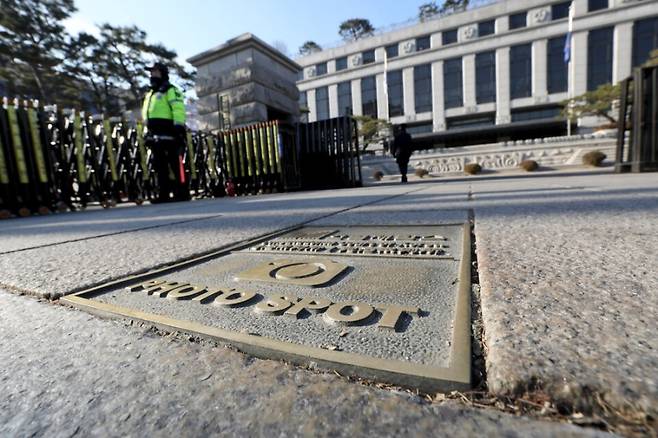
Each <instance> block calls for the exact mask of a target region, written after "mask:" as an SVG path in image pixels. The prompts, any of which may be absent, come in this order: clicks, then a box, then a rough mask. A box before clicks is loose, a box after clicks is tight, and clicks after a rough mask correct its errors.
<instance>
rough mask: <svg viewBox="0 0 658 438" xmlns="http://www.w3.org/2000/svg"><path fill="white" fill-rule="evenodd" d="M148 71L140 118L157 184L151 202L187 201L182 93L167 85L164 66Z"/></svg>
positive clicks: (155, 66)
mask: <svg viewBox="0 0 658 438" xmlns="http://www.w3.org/2000/svg"><path fill="white" fill-rule="evenodd" d="M149 71H150V82H151V84H150V89H149V91H148V92H147V93H146V96H145V97H144V103H143V105H142V119H143V120H144V123H145V125H146V127H147V135H146V136H145V139H146V142H147V145H148V146H149V147H150V148H151V151H152V153H153V167H154V169H155V173H156V176H157V181H158V184H157V185H158V195H157V197H156V199H153V200H151V202H154V203H158V202H169V201H183V200H189V199H190V191H189V189H188V186H187V184H186V178H185V167H184V165H183V151H184V150H185V142H186V141H187V131H186V130H185V102H184V101H183V93H182V92H181V91H180V90H179V89H178V88H176V87H175V86H173V85H172V84H171V83H170V82H169V69H168V68H167V66H166V65H164V64H162V63H159V62H158V63H156V64H154V65H153V66H152V67H151V68H150V69H149ZM172 192H173V199H172V198H171V194H172Z"/></svg>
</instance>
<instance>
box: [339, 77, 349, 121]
mask: <svg viewBox="0 0 658 438" xmlns="http://www.w3.org/2000/svg"><path fill="white" fill-rule="evenodd" d="M351 114H352V84H351V83H350V81H346V82H341V83H339V84H338V115H339V116H349V115H351Z"/></svg>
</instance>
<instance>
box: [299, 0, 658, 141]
mask: <svg viewBox="0 0 658 438" xmlns="http://www.w3.org/2000/svg"><path fill="white" fill-rule="evenodd" d="M570 4H571V1H547V0H523V1H520V0H501V1H498V2H495V3H493V4H490V5H487V6H483V7H479V8H477V9H472V10H468V11H464V12H461V13H455V14H452V15H448V16H444V17H440V18H436V19H431V20H428V21H425V22H419V23H417V24H415V25H411V26H408V27H405V28H401V29H398V30H395V31H391V32H387V33H382V34H379V35H375V36H372V37H368V38H364V39H361V40H358V41H355V42H352V43H348V44H345V45H343V46H340V47H336V48H332V49H328V50H323V51H320V52H316V53H313V54H310V55H308V56H305V57H302V58H299V59H297V60H296V61H297V62H298V63H299V64H300V65H301V66H302V67H303V73H302V74H300V77H299V78H298V79H299V80H298V81H297V86H298V88H299V90H300V105H301V106H303V107H307V108H308V111H309V113H308V117H309V121H311V122H312V121H316V120H322V119H325V118H330V117H336V116H339V115H343V114H347V113H350V114H354V115H369V116H372V117H377V118H380V119H388V120H390V121H391V122H392V123H393V124H401V123H406V124H407V126H408V129H409V130H410V132H411V133H412V134H429V133H432V134H433V135H434V136H438V137H440V136H441V135H443V136H446V138H447V137H449V136H450V135H451V134H452V133H455V134H456V133H468V132H490V133H493V135H494V136H497V137H498V139H500V138H513V137H514V135H515V133H516V134H517V135H518V132H520V131H524V130H525V131H524V133H525V134H527V135H528V136H531V135H545V132H542V131H541V130H542V129H544V130H545V129H546V127H549V128H551V127H555V129H558V128H559V129H565V130H566V123H564V120H562V121H560V122H559V124H556V123H557V122H556V121H558V120H559V114H560V105H559V103H560V102H562V101H564V100H565V99H567V98H568V96H569V92H571V93H573V95H579V94H582V93H584V92H585V91H588V90H593V89H595V88H597V87H598V86H599V85H601V84H604V83H616V82H618V81H620V80H622V79H623V78H625V77H627V76H629V75H630V73H631V70H632V67H633V66H636V65H639V64H641V63H642V62H644V61H645V60H646V59H647V58H648V54H649V52H650V50H651V49H652V48H656V47H658V0H573V4H574V13H575V16H574V22H573V38H572V40H571V41H572V43H571V44H572V47H571V52H570V53H571V57H572V62H571V66H572V70H571V71H570V69H569V68H568V64H567V62H565V43H566V41H567V38H566V35H567V32H568V21H569V20H568V15H569V6H570ZM579 124H580V126H581V127H584V128H586V127H587V124H588V122H587V121H586V120H585V121H583V120H581V121H579ZM520 128H523V129H520ZM533 130H534V131H533Z"/></svg>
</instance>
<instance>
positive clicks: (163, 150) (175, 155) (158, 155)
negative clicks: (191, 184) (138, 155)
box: [151, 140, 189, 202]
mask: <svg viewBox="0 0 658 438" xmlns="http://www.w3.org/2000/svg"><path fill="white" fill-rule="evenodd" d="M151 150H152V151H153V167H154V170H155V172H156V175H157V179H158V201H161V202H163V201H168V200H170V197H169V196H170V194H171V193H172V192H173V194H174V198H175V199H176V200H186V199H189V191H188V188H187V184H186V183H183V182H182V180H181V168H180V163H181V162H180V160H181V155H180V151H181V147H180V146H179V145H178V144H177V143H176V142H174V141H162V140H161V141H158V142H157V143H154V144H153V146H152V148H151ZM172 176H173V179H172Z"/></svg>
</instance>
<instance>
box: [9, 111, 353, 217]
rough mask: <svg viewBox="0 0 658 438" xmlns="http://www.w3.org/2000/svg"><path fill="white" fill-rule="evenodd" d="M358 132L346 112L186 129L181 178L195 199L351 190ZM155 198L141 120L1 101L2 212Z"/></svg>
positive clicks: (45, 210) (23, 213)
mask: <svg viewBox="0 0 658 438" xmlns="http://www.w3.org/2000/svg"><path fill="white" fill-rule="evenodd" d="M355 139H356V124H355V122H354V121H353V120H352V119H350V118H346V117H342V118H337V119H332V120H330V121H326V122H317V123H315V124H301V125H294V126H293V125H288V124H284V123H280V122H277V121H274V122H265V123H258V124H254V125H250V126H247V127H243V128H238V129H233V130H230V131H222V132H219V133H217V134H211V133H208V132H200V131H199V132H188V134H187V142H186V143H187V144H186V147H185V150H184V154H183V162H184V169H185V178H186V181H187V182H188V184H189V189H190V194H191V195H192V196H193V197H196V198H203V197H221V196H225V195H227V194H228V195H230V196H241V195H250V194H259V193H271V192H281V191H292V190H299V189H308V188H334V187H352V186H355V185H360V184H361V174H360V166H359V164H358V160H359V156H358V144H357V143H356V140H355ZM325 174H326V175H325ZM323 175H324V177H323ZM172 176H173V169H172ZM318 177H320V179H318ZM156 195H157V178H156V177H155V174H154V171H153V156H152V152H151V150H150V148H149V146H148V145H147V143H146V142H145V139H144V130H143V127H142V126H141V124H140V123H131V122H128V121H126V120H124V119H122V118H106V117H103V116H102V115H88V114H85V113H83V112H78V111H75V110H60V109H58V108H57V107H55V106H50V107H45V108H43V107H38V106H37V105H36V104H35V103H34V102H28V101H23V102H19V101H17V100H13V101H9V100H8V99H7V98H5V99H3V101H2V105H1V106H0V218H6V217H10V216H14V215H16V216H29V215H31V214H35V213H36V214H47V213H49V212H53V211H61V210H77V209H81V208H85V207H86V206H87V205H90V204H97V205H101V206H103V207H106V208H107V207H111V206H114V205H116V204H117V203H121V202H124V203H125V202H133V203H135V204H141V203H142V202H144V201H145V200H149V199H152V198H154V197H155V196H156Z"/></svg>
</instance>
